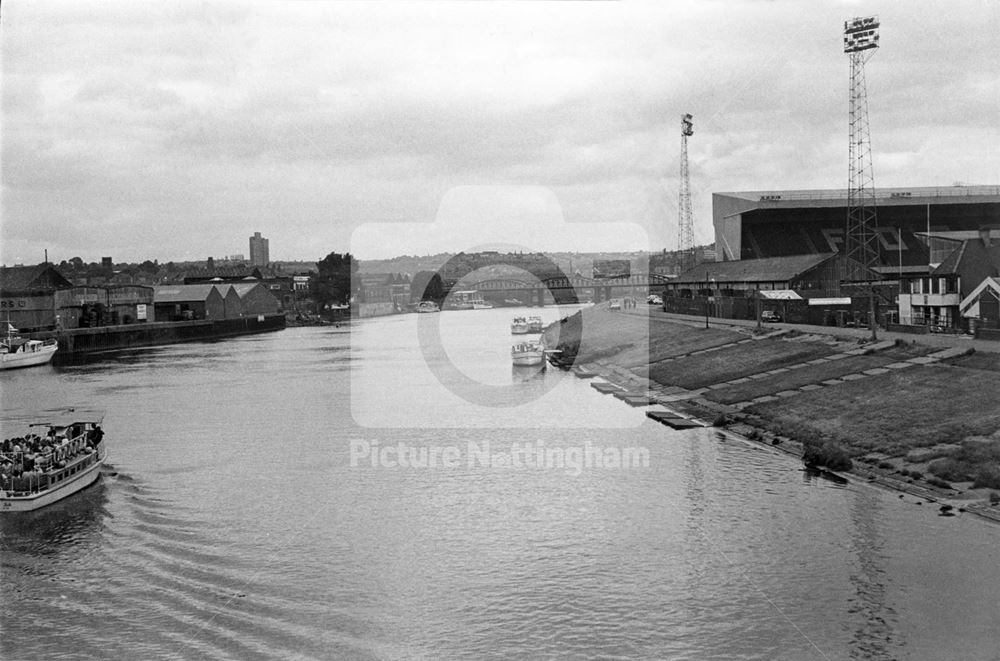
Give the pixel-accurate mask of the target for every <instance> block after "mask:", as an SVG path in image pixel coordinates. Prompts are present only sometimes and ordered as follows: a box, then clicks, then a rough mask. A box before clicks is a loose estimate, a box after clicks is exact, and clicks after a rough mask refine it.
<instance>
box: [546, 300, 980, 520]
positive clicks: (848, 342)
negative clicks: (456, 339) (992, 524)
mask: <svg viewBox="0 0 1000 661" xmlns="http://www.w3.org/2000/svg"><path fill="white" fill-rule="evenodd" d="M754 326H755V325H754V324H752V323H751V324H749V325H747V326H742V325H739V324H736V325H728V324H727V325H722V324H720V323H718V322H717V320H714V319H713V320H711V322H710V327H709V328H707V329H706V328H705V322H704V319H703V318H702V319H698V318H692V317H686V318H676V317H674V318H668V317H666V316H664V315H662V314H660V313H658V312H657V311H654V312H653V313H652V314H650V313H649V311H648V310H644V309H642V308H638V309H635V310H634V311H629V312H620V311H611V310H608V309H607V308H606V307H605V306H596V307H595V308H591V309H588V310H585V311H584V312H583V314H582V315H580V316H579V317H575V316H574V317H571V318H569V319H567V320H566V321H565V322H564V323H560V324H556V325H553V326H552V327H550V328H549V329H547V331H546V342H547V344H548V346H554V347H558V348H561V349H563V353H562V354H560V355H561V356H563V357H565V358H566V359H567V360H568V363H570V364H571V365H572V367H571V369H573V370H574V371H576V372H577V375H578V376H581V377H583V378H587V377H592V376H598V377H603V379H604V380H606V381H609V382H611V383H614V384H616V385H617V386H619V390H618V391H612V393H613V394H614V395H615V396H617V397H619V398H620V399H622V400H623V401H626V402H628V403H633V402H639V403H642V402H643V401H644V398H645V401H647V402H649V403H652V404H653V408H652V409H651V412H654V413H655V412H657V411H661V412H663V414H662V415H660V416H659V418H662V420H663V421H664V423H665V424H669V421H670V420H671V419H673V418H672V417H671V416H680V417H683V418H687V419H696V420H701V421H702V422H704V423H705V424H714V425H715V426H717V427H720V428H727V429H728V430H730V431H731V432H733V433H735V434H738V435H740V436H742V437H744V438H747V439H749V440H751V441H752V442H759V443H763V444H766V445H768V446H771V447H774V448H775V449H777V450H781V451H785V452H789V453H791V454H796V455H799V456H802V454H803V451H804V450H809V451H810V452H811V453H812V454H811V455H810V456H814V455H815V453H817V452H819V456H821V457H834V456H837V457H839V460H838V461H833V460H832V459H831V460H829V461H830V462H831V463H830V464H827V465H832V464H833V463H838V464H844V465H849V464H853V471H854V474H855V475H856V476H858V477H860V478H861V479H864V480H866V481H874V482H878V483H882V484H884V485H885V486H888V487H891V488H896V489H902V490H904V491H907V492H909V493H911V494H913V495H917V496H920V497H924V498H929V499H933V500H953V501H956V502H960V503H962V506H963V507H968V508H970V509H979V510H982V513H984V514H986V515H989V514H991V513H995V514H1000V507H990V506H989V500H990V499H991V498H994V499H1000V398H998V397H997V396H996V393H997V392H1000V353H996V352H988V351H973V347H972V346H970V344H969V342H968V341H967V340H962V339H958V338H955V339H953V340H951V342H950V345H949V344H946V345H944V346H941V342H942V340H941V339H940V338H934V340H935V341H934V346H930V345H929V344H923V343H921V342H920V339H921V338H914V337H912V336H911V337H908V338H907V340H908V341H906V342H902V341H897V339H896V338H892V339H889V340H885V339H882V340H880V341H878V342H872V341H865V339H864V338H859V337H856V336H853V335H852V334H850V333H841V334H827V333H823V332H821V331H822V330H823V329H822V328H817V327H812V328H808V329H806V330H805V331H803V330H799V329H796V328H794V327H787V326H786V327H776V326H765V327H764V329H763V332H760V331H758V330H757V329H756V328H755V327H754ZM835 330H841V329H835ZM977 344H978V343H977ZM992 346H993V345H989V346H988V348H992ZM651 417H655V416H651ZM659 418H658V419H659ZM845 459H848V461H843V460H845ZM824 461H827V460H826V459H824ZM994 494H996V495H994Z"/></svg>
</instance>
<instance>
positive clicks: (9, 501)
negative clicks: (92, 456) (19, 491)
mask: <svg viewBox="0 0 1000 661" xmlns="http://www.w3.org/2000/svg"><path fill="white" fill-rule="evenodd" d="M103 464H104V457H103V456H100V457H99V458H98V460H97V461H96V462H94V463H93V464H91V465H90V466H88V467H87V468H86V469H84V470H82V471H80V473H79V474H78V475H76V476H75V477H73V478H72V479H70V480H68V481H66V482H64V483H62V484H60V485H59V486H58V487H57V488H55V489H46V490H45V491H42V492H39V493H34V494H31V495H28V496H7V495H3V496H0V512H31V511H33V510H37V509H41V508H42V507H45V506H46V505H51V504H52V503H55V502H58V501H60V500H62V499H63V498H66V497H68V496H72V495H73V494H75V493H76V492H77V491H80V490H82V489H85V488H87V487H89V486H90V485H91V484H93V483H94V482H95V481H96V480H97V478H99V477H100V476H101V466H102V465H103ZM4 493H6V492H4Z"/></svg>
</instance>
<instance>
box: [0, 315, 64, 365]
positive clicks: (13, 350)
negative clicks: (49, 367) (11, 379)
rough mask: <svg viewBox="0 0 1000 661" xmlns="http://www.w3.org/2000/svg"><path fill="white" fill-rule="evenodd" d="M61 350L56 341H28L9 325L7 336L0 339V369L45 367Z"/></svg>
mask: <svg viewBox="0 0 1000 661" xmlns="http://www.w3.org/2000/svg"><path fill="white" fill-rule="evenodd" d="M58 349H59V343H58V342H56V341H55V340H45V341H44V342H43V341H42V340H26V339H24V338H23V337H21V336H19V335H18V334H17V329H16V328H14V327H13V326H11V325H10V323H8V324H7V334H6V335H5V336H4V337H3V338H2V339H0V369H3V370H9V369H13V368H15V367H31V366H32V365H44V364H45V363H47V362H49V361H50V360H52V356H54V355H55V353H56V351H57V350H58Z"/></svg>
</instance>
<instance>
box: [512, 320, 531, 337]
mask: <svg viewBox="0 0 1000 661" xmlns="http://www.w3.org/2000/svg"><path fill="white" fill-rule="evenodd" d="M510 332H511V334H512V335H526V334H527V333H528V320H527V319H525V318H524V317H514V321H512V322H511V324H510Z"/></svg>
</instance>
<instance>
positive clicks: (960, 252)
mask: <svg viewBox="0 0 1000 661" xmlns="http://www.w3.org/2000/svg"><path fill="white" fill-rule="evenodd" d="M997 269H1000V241H994V242H992V243H991V244H990V245H989V246H986V245H984V244H983V242H982V240H980V239H969V240H967V241H963V242H962V246H961V247H960V248H958V249H957V250H954V251H952V252H951V254H949V255H948V256H947V257H946V258H945V260H944V261H943V262H941V264H939V265H938V267H937V268H936V269H934V273H933V275H951V274H954V273H962V272H969V271H970V270H972V271H977V272H978V271H987V272H988V271H990V270H993V271H994V272H995V271H996V270H997Z"/></svg>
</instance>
